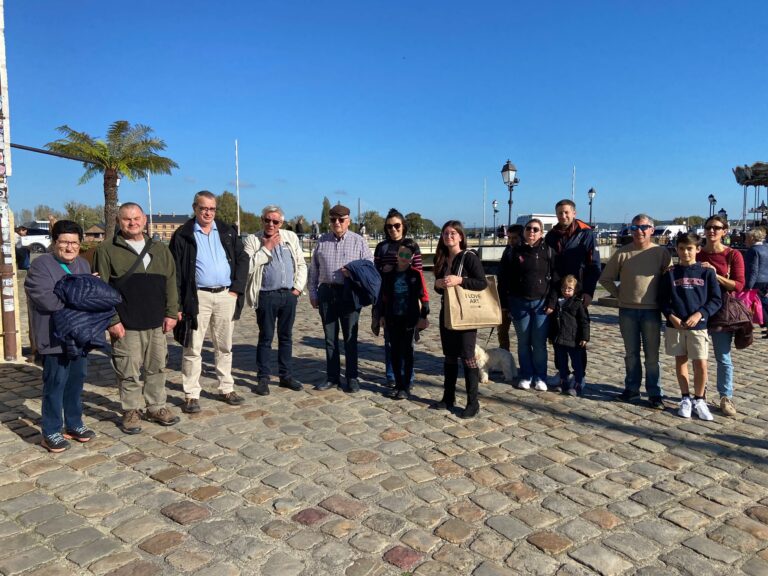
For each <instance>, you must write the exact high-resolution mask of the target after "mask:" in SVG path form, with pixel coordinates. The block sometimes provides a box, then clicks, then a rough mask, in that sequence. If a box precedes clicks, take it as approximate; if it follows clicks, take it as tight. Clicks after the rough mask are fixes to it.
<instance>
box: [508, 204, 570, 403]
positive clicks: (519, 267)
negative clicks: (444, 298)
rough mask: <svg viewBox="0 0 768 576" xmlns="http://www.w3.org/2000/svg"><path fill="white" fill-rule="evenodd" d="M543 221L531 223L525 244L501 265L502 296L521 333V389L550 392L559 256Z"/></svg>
mask: <svg viewBox="0 0 768 576" xmlns="http://www.w3.org/2000/svg"><path fill="white" fill-rule="evenodd" d="M543 231H544V226H543V225H542V223H541V220H538V219H536V218H533V219H531V220H529V221H528V222H527V223H526V225H525V228H524V229H523V241H522V242H521V243H520V244H518V245H517V246H515V248H514V250H512V251H511V252H507V253H505V255H506V257H505V258H504V259H503V260H502V261H501V263H500V264H499V292H500V298H501V301H502V302H505V301H506V302H507V309H508V310H509V315H510V317H511V318H512V323H513V324H514V326H515V332H516V333H517V355H518V361H519V366H520V379H519V380H518V387H519V388H521V389H523V390H528V389H530V387H531V384H533V386H534V388H535V389H536V390H546V389H547V384H546V381H547V328H548V322H547V320H548V317H549V314H551V313H552V311H553V310H554V307H555V301H556V299H557V293H556V292H555V291H554V290H553V289H552V287H553V286H557V279H556V278H554V276H555V275H556V273H555V253H554V251H553V250H552V248H550V247H549V246H548V245H547V244H546V243H545V242H544V239H543V235H542V234H543Z"/></svg>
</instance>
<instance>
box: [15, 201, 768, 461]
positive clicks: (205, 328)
mask: <svg viewBox="0 0 768 576" xmlns="http://www.w3.org/2000/svg"><path fill="white" fill-rule="evenodd" d="M192 208H193V211H194V216H193V217H192V218H190V220H189V221H187V222H186V223H185V224H184V225H183V226H182V227H181V228H179V229H178V230H177V231H176V232H175V233H174V235H173V237H172V239H171V242H170V245H169V246H165V245H164V244H162V243H159V242H153V241H152V239H151V238H150V237H149V236H148V235H147V234H146V233H145V228H146V220H147V217H146V215H145V214H144V211H143V210H142V208H141V206H139V205H138V204H135V203H132V202H128V203H124V204H122V205H121V207H120V209H119V211H118V225H119V231H118V232H117V234H116V235H115V237H114V238H113V239H111V240H109V241H106V242H103V243H102V244H101V245H100V246H99V247H98V248H97V249H96V251H95V254H94V255H93V259H92V266H91V265H90V264H89V262H88V261H87V260H86V259H85V258H83V257H81V256H79V249H80V243H81V242H82V240H83V231H82V228H80V226H79V225H78V224H77V223H75V222H71V221H66V220H63V221H59V222H57V223H56V224H55V225H54V226H53V228H52V231H51V236H52V241H53V246H52V250H51V251H50V252H49V253H47V254H44V255H42V256H40V257H39V258H37V259H35V260H34V261H33V263H32V265H31V267H30V270H29V273H28V275H27V279H26V283H25V288H26V291H27V295H28V299H29V303H30V313H31V338H32V339H33V341H34V344H35V347H36V349H37V351H38V353H39V354H41V355H42V358H43V415H42V416H43V417H42V435H43V446H44V447H46V448H47V449H48V450H50V451H52V452H60V451H63V450H66V449H67V448H68V447H69V442H68V440H76V441H79V442H87V441H89V440H90V439H91V438H93V436H94V433H93V431H92V430H90V429H89V428H88V427H87V426H85V425H84V423H83V420H82V400H81V395H82V388H83V382H84V380H85V376H86V362H85V355H86V354H87V352H88V350H89V349H91V348H92V347H93V346H96V345H98V338H97V336H98V332H99V326H101V325H100V324H98V323H97V322H96V315H94V316H93V320H92V321H88V320H86V321H85V325H86V326H85V327H86V328H88V329H89V330H90V332H88V330H85V333H87V334H90V336H88V337H87V338H82V337H80V336H78V338H80V340H78V341H77V342H78V346H77V347H73V346H71V342H70V341H69V340H70V339H71V335H69V334H66V335H65V334H63V333H62V331H61V330H60V328H58V327H57V326H56V325H55V322H54V316H55V314H56V313H57V312H58V311H60V310H63V309H66V308H67V307H69V306H71V303H69V302H67V301H66V299H65V298H63V297H62V296H61V290H60V289H59V285H60V283H61V282H62V279H64V278H65V277H66V276H68V275H73V276H87V275H89V274H91V272H92V271H93V273H94V274H95V275H97V276H98V277H99V278H100V279H101V281H103V282H106V283H107V284H108V285H109V286H111V287H112V288H114V289H115V290H116V291H117V293H119V298H118V299H117V301H118V302H119V303H117V305H116V307H115V309H114V310H113V313H111V314H107V318H108V322H107V328H108V332H109V335H110V338H111V340H112V347H111V350H112V360H113V366H114V369H115V373H116V377H117V381H118V385H119V389H120V400H121V404H122V409H123V416H122V420H121V423H120V426H121V428H122V430H123V431H124V432H125V433H127V434H136V433H139V432H140V431H141V423H142V420H145V419H146V420H149V421H152V422H156V423H158V424H160V425H163V426H171V425H173V424H176V423H177V422H178V421H179V417H178V416H177V415H175V414H173V412H172V410H171V409H170V408H169V407H168V405H167V401H166V390H165V383H166V360H167V340H166V334H167V333H169V332H173V334H174V338H175V339H176V340H177V341H178V342H179V343H180V344H181V345H182V346H183V355H182V368H181V372H182V384H183V389H184V404H183V406H182V411H183V412H185V413H188V414H195V413H197V412H200V410H201V406H200V396H201V392H202V386H201V385H200V375H201V367H202V362H201V353H202V348H203V341H204V339H205V338H206V336H208V337H210V340H211V342H212V344H213V350H214V358H215V371H216V378H217V381H218V390H217V394H216V398H217V399H218V400H220V401H222V402H225V403H227V404H229V405H232V406H237V405H240V404H242V403H243V401H244V399H243V397H242V396H240V395H239V394H238V393H237V392H236V391H235V389H234V379H233V377H232V334H233V328H234V322H235V321H236V320H237V319H238V318H239V317H240V314H241V311H242V309H243V308H244V307H245V306H247V307H248V308H252V309H254V310H255V313H256V320H257V324H258V327H259V334H258V342H257V346H256V366H257V385H256V387H255V389H254V391H255V393H256V394H259V395H267V394H269V386H270V384H271V383H272V379H273V375H274V374H273V370H272V367H271V363H270V356H271V349H272V342H273V340H274V337H275V333H277V341H278V346H277V347H278V351H277V367H278V374H277V376H278V383H279V386H281V387H284V388H287V389H290V390H293V391H299V390H302V389H303V384H302V383H301V382H299V381H298V379H297V378H296V377H295V376H294V374H293V325H294V321H295V317H296V306H297V301H298V298H299V297H300V296H301V295H302V294H303V293H304V292H305V290H306V291H307V292H308V293H309V298H310V302H311V305H312V307H313V308H315V309H316V310H318V312H319V316H320V319H321V322H322V326H323V332H324V340H325V342H324V345H325V351H326V378H325V379H324V381H323V382H321V383H319V384H317V385H315V389H317V390H327V389H329V388H332V387H339V388H343V389H344V390H345V391H347V392H349V393H355V392H357V391H358V390H359V389H360V381H359V371H358V349H357V340H358V329H359V320H360V311H361V309H362V308H363V307H364V306H366V305H371V304H372V305H373V313H372V318H373V324H372V329H373V330H374V332H376V333H377V334H378V332H379V330H383V336H384V350H385V365H386V379H387V385H388V386H389V387H391V388H392V389H393V390H392V392H391V396H392V397H393V398H396V399H406V398H408V395H409V393H410V390H411V387H412V385H413V375H414V370H413V354H414V345H415V342H417V341H418V339H419V334H420V332H421V331H422V330H424V329H426V328H427V327H428V326H429V320H428V316H429V313H430V302H429V290H428V289H427V285H426V282H425V279H424V275H423V270H422V258H421V251H420V249H419V246H418V244H417V243H416V242H415V241H414V240H412V239H410V238H408V237H407V233H408V228H407V222H406V220H405V218H404V217H403V215H402V214H401V213H400V212H399V211H397V210H395V209H392V210H390V211H389V213H388V214H387V217H386V219H385V239H384V241H382V242H381V243H379V245H378V246H376V249H375V250H374V251H373V252H371V250H370V248H369V247H368V244H367V242H366V241H365V239H364V238H363V237H362V236H361V235H359V234H356V233H355V232H352V231H350V230H349V227H350V223H351V221H350V211H349V209H348V208H347V207H345V206H342V205H340V204H338V205H336V206H334V207H332V208H331V209H330V213H329V216H330V226H331V230H330V232H328V233H326V234H323V235H321V236H319V237H318V238H317V244H316V246H315V249H314V251H313V254H312V258H311V261H310V264H309V266H307V264H306V262H305V258H304V252H303V249H302V246H301V241H300V239H299V237H298V236H297V235H296V233H294V232H292V231H290V230H285V229H283V228H282V226H283V223H284V222H285V214H284V213H283V211H282V210H281V208H280V207H279V206H276V205H269V206H266V207H265V208H264V209H263V210H262V222H263V229H262V230H261V231H260V232H258V233H257V234H251V235H249V236H247V237H246V239H245V240H244V241H243V240H242V239H241V237H240V236H239V235H238V233H237V230H236V229H235V228H234V227H233V226H230V225H228V224H226V223H224V222H221V221H220V220H217V219H216V217H215V216H216V197H215V196H214V195H213V194H212V193H211V192H208V191H201V192H198V193H197V194H196V195H195V197H194V200H193V203H192ZM555 210H556V214H557V219H558V225H557V226H555V227H554V228H553V229H552V230H550V231H549V232H547V233H546V235H545V234H544V227H543V225H542V223H541V221H539V220H538V219H535V218H534V219H531V220H530V221H529V222H527V223H526V224H525V225H524V226H522V227H519V228H516V227H512V228H511V229H510V231H509V232H510V233H509V245H508V247H507V249H506V250H505V252H504V255H503V256H502V259H501V262H500V267H499V293H500V297H501V301H502V307H503V309H504V316H505V319H506V318H508V319H509V323H506V322H505V325H502V326H501V327H500V330H499V342H500V345H501V346H502V347H505V346H506V348H509V337H508V334H506V333H505V332H506V331H507V330H508V329H509V325H510V323H511V325H513V326H514V329H515V332H516V334H517V344H518V349H517V353H518V359H519V376H520V377H519V380H518V387H520V388H522V389H528V388H531V387H533V388H534V389H536V390H542V391H543V390H547V389H548V387H551V386H556V387H560V388H561V390H562V391H563V392H564V393H567V394H572V395H577V394H580V393H581V392H582V391H583V388H584V385H585V370H586V365H587V352H586V345H587V342H588V341H589V314H588V312H587V310H588V308H589V306H590V304H591V301H592V298H593V296H594V292H595V288H596V286H597V283H598V280H599V282H600V283H601V284H602V285H603V286H604V287H605V288H606V289H607V290H608V292H609V293H611V294H612V295H614V296H615V297H617V299H618V302H619V327H620V330H621V335H622V339H623V341H624V346H625V364H626V377H625V380H624V388H625V389H624V391H623V392H622V393H621V394H620V395H619V399H621V400H625V401H633V400H636V399H637V398H639V392H640V383H641V377H642V364H641V359H640V350H641V347H642V348H643V352H644V356H645V358H644V364H645V378H646V389H647V391H648V395H649V401H650V403H651V405H652V406H654V407H656V408H659V407H663V393H662V389H661V385H660V381H659V379H660V374H659V372H660V370H659V348H660V333H661V313H662V312H663V313H664V314H665V316H666V317H667V319H668V327H670V328H673V329H675V330H678V331H684V330H686V329H688V330H700V329H701V328H702V326H706V319H707V317H708V316H710V315H712V314H713V313H714V311H716V309H717V308H718V307H719V304H718V302H719V300H718V298H719V295H718V294H717V292H718V291H719V290H741V289H742V288H743V287H744V283H745V279H744V261H743V259H742V257H741V254H740V253H739V252H737V251H735V250H731V249H728V248H726V247H725V246H723V244H722V237H723V236H724V235H725V234H726V233H727V228H728V224H727V222H724V221H723V220H722V219H720V217H719V216H714V217H712V218H710V219H709V220H708V221H707V224H706V226H705V230H706V244H705V246H704V248H703V249H702V250H700V251H698V250H695V251H694V254H695V260H696V261H698V262H700V264H696V262H690V261H689V260H690V258H688V260H685V259H684V258H683V256H682V255H680V251H681V250H683V249H684V248H685V246H687V245H688V244H690V243H688V244H686V242H685V241H683V242H682V247H683V248H679V252H678V254H679V256H680V258H681V261H682V262H683V263H685V264H686V265H687V266H691V265H695V266H698V267H700V268H703V269H704V271H705V272H704V273H702V274H700V275H699V276H701V277H702V278H704V280H705V281H706V282H705V283H706V284H707V286H709V287H710V289H709V292H707V293H706V294H704V295H699V297H698V300H697V299H695V298H694V299H690V298H688V299H686V298H678V299H677V300H675V299H674V298H673V297H672V296H671V295H670V294H672V293H674V291H675V290H676V289H677V288H678V287H680V286H683V287H684V288H685V289H688V288H689V287H690V286H699V285H700V284H701V282H699V281H698V280H684V281H680V282H677V280H674V279H673V280H672V281H671V284H669V286H666V285H665V286H666V288H665V289H664V290H662V293H663V295H664V296H663V298H667V300H666V301H662V300H660V296H659V292H660V285H661V283H662V277H663V276H664V275H665V274H668V273H672V274H674V272H670V264H671V260H670V255H669V252H668V251H667V250H666V249H664V248H661V247H659V246H656V245H655V244H653V243H652V242H651V240H650V238H651V234H652V231H653V222H652V221H651V219H650V218H649V217H648V216H646V215H643V214H640V215H638V216H636V217H635V218H634V219H633V221H632V226H631V228H630V229H631V231H632V238H633V242H632V243H631V244H629V245H627V246H625V247H623V248H621V249H619V250H618V251H617V252H616V253H615V254H614V256H613V257H612V258H611V259H610V261H609V262H608V263H607V265H606V267H605V270H604V271H603V272H602V274H601V266H600V257H599V253H598V251H597V248H596V245H595V236H594V233H593V231H592V229H591V227H590V226H589V225H588V224H586V223H584V222H583V221H581V220H579V219H577V218H576V206H575V204H574V203H573V202H572V201H570V200H561V201H560V202H558V203H557V205H556V207H555ZM679 244H680V243H679ZM758 244H760V242H758ZM759 255H762V252H760V254H759ZM765 260H766V262H768V258H767V259H765ZM691 270H694V268H691ZM710 271H711V272H710ZM761 273H762V271H761ZM434 276H435V284H434V288H435V290H436V292H437V293H438V294H440V295H441V296H442V294H443V293H444V291H445V290H446V289H447V288H450V287H453V286H463V287H464V288H467V289H470V290H482V289H484V288H485V287H486V285H487V281H486V277H485V272H484V270H483V266H482V264H481V262H480V259H479V258H478V256H477V255H476V254H475V253H474V252H472V251H470V250H468V249H467V240H466V234H465V232H464V229H463V227H462V225H461V222H459V221H456V220H450V221H448V222H446V223H445V224H444V225H443V227H442V230H441V234H440V238H439V240H438V243H437V248H436V253H435V267H434ZM764 276H765V277H764ZM673 278H677V277H676V276H674V275H673ZM686 278H687V276H686ZM753 282H754V283H756V284H759V285H763V284H764V285H765V286H767V287H768V271H766V274H764V275H762V276H761V275H760V274H756V275H755V276H754V279H753ZM617 283H618V284H617ZM761 283H763V284H761ZM681 289H683V288H681ZM699 300H700V302H699ZM681 302H684V303H685V304H686V305H687V304H690V302H699V303H700V304H701V307H702V309H701V310H692V311H688V312H687V313H686V310H684V309H683V310H681V309H679V308H680V306H681V304H680V303H681ZM716 304H717V306H716ZM675 306H678V308H676V307H675ZM682 307H683V308H685V306H682ZM86 311H87V310H86ZM87 318H88V316H87V315H86V319H87ZM98 318H99V322H103V321H104V320H103V319H104V314H103V313H102V314H100V315H98ZM103 332H104V327H103V326H102V327H101V334H102V336H103ZM340 332H341V336H342V341H341V342H340V341H339V334H340ZM439 333H440V342H441V345H442V351H443V355H444V362H443V376H444V390H443V396H442V398H441V399H440V401H438V402H436V403H435V404H434V405H433V408H435V409H448V410H451V409H453V408H454V405H455V404H456V385H457V380H458V375H459V362H460V361H461V364H462V365H463V372H464V378H465V382H466V394H467V401H466V405H465V408H464V409H463V410H462V411H461V412H460V414H459V415H460V416H461V417H463V418H472V417H474V416H475V415H477V413H478V411H479V408H480V406H479V401H478V387H479V383H480V370H479V367H478V364H477V359H476V358H475V346H476V343H477V331H476V330H451V329H448V328H447V326H446V323H445V311H444V307H443V303H442V298H441V306H440V311H439ZM683 335H685V334H683ZM678 336H680V335H679V334H678ZM88 338H92V341H91V340H89V339H88ZM668 338H669V337H668ZM711 338H712V342H713V346H714V349H715V356H716V358H717V389H718V392H719V393H720V395H721V400H720V408H721V410H722V412H723V413H724V414H726V415H731V416H732V415H734V414H735V413H736V411H735V407H734V405H733V402H732V396H733V366H732V362H731V358H730V349H731V343H732V335H731V334H730V333H727V332H713V333H712V334H711ZM76 339H77V338H76ZM680 340H681V338H680V337H679V338H678V345H677V346H672V345H671V344H670V343H669V340H668V347H667V348H668V352H669V353H673V355H675V356H677V357H678V362H677V365H678V374H677V375H678V381H679V382H680V385H681V391H685V392H686V393H687V369H685V365H686V362H687V355H688V354H690V355H691V359H693V360H694V371H695V394H696V397H695V398H694V400H695V401H698V400H701V397H700V396H701V395H703V393H704V391H703V389H702V388H703V386H704V384H705V379H706V372H705V371H704V372H702V370H703V369H705V368H706V360H705V358H706V349H705V348H706V347H705V346H704V347H703V348H704V352H702V342H701V340H702V339H701V338H699V339H698V340H697V341H698V347H691V348H690V349H689V348H687V347H686V346H687V344H686V343H685V342H683V343H682V344H680V342H679V341H680ZM682 340H685V338H682ZM704 340H705V342H704V344H706V341H708V339H706V338H705V339H704ZM547 341H550V342H551V343H552V344H553V346H554V351H555V366H556V368H557V374H556V375H555V376H554V377H553V379H550V380H549V381H548V380H547ZM342 343H343V347H344V355H345V378H344V381H343V382H342V377H341V361H340V355H341V344H342ZM73 349H75V350H76V352H75V353H73V352H72V350H73ZM702 354H703V358H704V365H703V368H702V364H701V362H700V361H701V360H702ZM682 357H685V361H683V360H682V359H681V358H682ZM697 361H698V363H697ZM569 362H570V366H569ZM142 373H143V374H142ZM702 374H703V375H704V376H703V377H702ZM702 378H703V379H702ZM684 384H685V388H684V387H683V385H684ZM693 405H694V406H695V402H694V404H693ZM689 413H690V412H689Z"/></svg>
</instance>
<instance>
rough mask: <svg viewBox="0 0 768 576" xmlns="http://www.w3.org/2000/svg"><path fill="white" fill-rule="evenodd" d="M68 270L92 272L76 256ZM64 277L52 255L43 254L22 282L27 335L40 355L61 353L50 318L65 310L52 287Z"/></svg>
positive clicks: (35, 261)
mask: <svg viewBox="0 0 768 576" xmlns="http://www.w3.org/2000/svg"><path fill="white" fill-rule="evenodd" d="M67 267H68V268H69V271H70V272H71V273H72V274H90V273H91V268H90V266H88V262H87V261H86V260H85V259H84V258H80V257H79V256H78V257H77V258H76V259H75V261H74V262H72V263H71V264H68V265H67ZM66 274H67V273H66V272H65V271H64V269H63V268H62V267H61V264H60V263H59V261H58V260H56V258H54V256H53V254H43V255H41V256H39V257H38V258H35V259H34V260H33V261H32V265H31V266H30V267H29V272H28V273H27V279H26V281H25V282H24V290H25V291H26V293H27V302H28V305H29V322H30V334H29V335H30V338H31V340H32V341H33V342H34V344H35V347H36V348H37V351H38V352H39V353H40V354H61V353H63V350H62V347H61V342H59V341H58V340H57V339H56V338H54V336H53V322H51V316H52V315H53V313H54V312H56V310H61V309H62V308H64V303H63V302H62V301H61V300H59V298H58V296H56V294H54V293H53V288H54V286H56V283H57V282H58V281H59V280H60V279H61V278H63V277H64V276H65V275H66Z"/></svg>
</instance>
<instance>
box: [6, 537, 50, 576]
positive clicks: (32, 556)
mask: <svg viewBox="0 0 768 576" xmlns="http://www.w3.org/2000/svg"><path fill="white" fill-rule="evenodd" d="M4 545H5V543H4ZM54 559H56V555H55V554H54V553H53V552H51V551H50V550H48V549H47V548H44V547H43V546H35V547H34V548H29V549H27V550H23V551H21V550H19V551H17V552H15V553H14V554H12V555H11V556H8V557H6V558H4V559H2V560H0V573H2V574H5V575H8V576H10V575H12V574H19V573H21V572H25V571H27V570H31V569H32V568H35V567H38V566H41V565H42V564H45V563H47V562H51V561H52V560H54Z"/></svg>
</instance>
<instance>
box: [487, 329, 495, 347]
mask: <svg viewBox="0 0 768 576" xmlns="http://www.w3.org/2000/svg"><path fill="white" fill-rule="evenodd" d="M494 330H496V327H495V326H491V331H490V332H489V333H488V338H487V339H486V341H485V347H486V348H488V342H490V341H491V336H493V331H494Z"/></svg>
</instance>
